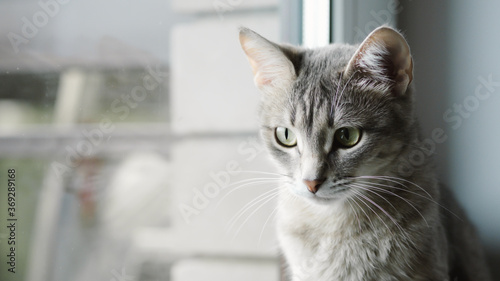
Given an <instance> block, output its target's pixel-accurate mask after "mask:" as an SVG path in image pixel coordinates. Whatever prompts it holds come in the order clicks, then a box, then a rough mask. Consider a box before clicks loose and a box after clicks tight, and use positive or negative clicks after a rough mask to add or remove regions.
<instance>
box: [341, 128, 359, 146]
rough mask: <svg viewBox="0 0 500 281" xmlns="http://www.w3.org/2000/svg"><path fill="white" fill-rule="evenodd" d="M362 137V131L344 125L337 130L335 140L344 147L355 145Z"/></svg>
mask: <svg viewBox="0 0 500 281" xmlns="http://www.w3.org/2000/svg"><path fill="white" fill-rule="evenodd" d="M360 138H361V131H360V130H359V129H357V128H353V127H343V128H340V129H338V130H337V131H336V132H335V141H336V142H337V143H338V144H340V145H341V146H342V147H344V148H349V147H353V146H355V145H356V144H357V143H358V142H359V139H360Z"/></svg>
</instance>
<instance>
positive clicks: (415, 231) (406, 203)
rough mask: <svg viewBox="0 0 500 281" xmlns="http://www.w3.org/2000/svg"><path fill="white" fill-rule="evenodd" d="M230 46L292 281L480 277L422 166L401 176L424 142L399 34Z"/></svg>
mask: <svg viewBox="0 0 500 281" xmlns="http://www.w3.org/2000/svg"><path fill="white" fill-rule="evenodd" d="M240 42H241V46H242V47H243V50H244V52H245V53H246V55H247V57H248V60H249V62H250V64H251V66H252V69H253V73H254V75H255V84H256V85H257V86H258V88H259V89H260V90H261V91H262V92H263V95H262V99H261V107H260V118H261V123H262V124H261V135H262V138H263V139H264V142H265V143H266V146H267V148H268V151H269V152H270V154H271V155H272V159H273V160H274V161H275V162H276V164H277V165H278V166H279V167H280V169H281V172H282V174H283V175H284V181H283V183H284V187H283V190H282V192H281V194H280V198H279V208H278V235H279V241H280V245H281V248H282V251H283V253H284V256H285V258H286V260H287V264H288V266H289V271H290V276H291V278H292V279H293V280H314V281H318V280H363V281H367V280H377V281H381V280H425V281H428V280H436V281H444V280H451V281H455V280H473V281H478V280H490V277H489V273H488V269H487V268H486V262H485V259H484V257H483V252H482V250H481V246H480V244H479V242H478V238H477V236H476V234H475V231H474V229H473V227H472V226H471V224H470V223H469V222H468V221H466V219H465V217H466V216H465V214H464V213H463V212H462V210H461V209H460V207H458V206H457V203H456V202H455V200H454V199H453V197H452V194H450V193H449V191H448V190H447V189H445V188H443V187H442V186H440V185H439V183H438V181H437V179H436V176H435V174H434V168H433V166H432V164H431V161H430V160H429V159H426V160H425V163H424V164H422V165H418V166H416V167H413V169H412V170H411V171H408V170H407V169H406V170H405V169H402V166H401V163H403V162H404V161H405V160H407V159H409V157H410V155H411V153H412V151H415V150H416V149H419V147H421V145H422V144H421V142H420V139H421V137H420V135H419V129H418V125H417V121H416V118H415V116H414V110H413V99H414V93H413V89H412V86H411V82H412V80H413V62H412V58H411V55H410V49H409V47H408V45H407V43H406V40H405V39H404V38H403V36H402V35H401V34H400V33H398V32H397V31H395V30H394V29H392V28H389V27H386V26H382V27H380V28H378V29H376V30H375V31H373V32H372V33H371V34H370V35H369V36H368V37H367V38H366V39H365V40H364V41H363V42H362V43H361V44H360V45H359V46H351V45H343V44H333V45H330V46H327V47H323V48H318V49H305V48H301V47H293V46H289V45H278V44H275V43H273V42H270V41H268V40H266V39H265V38H263V37H261V36H260V35H258V34H256V33H255V32H253V31H251V30H249V29H246V28H242V29H241V30H240ZM405 163H408V161H406V162H405Z"/></svg>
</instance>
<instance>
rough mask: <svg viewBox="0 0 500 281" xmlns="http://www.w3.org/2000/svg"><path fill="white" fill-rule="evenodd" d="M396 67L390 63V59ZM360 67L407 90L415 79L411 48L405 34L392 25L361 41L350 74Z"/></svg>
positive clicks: (376, 79)
mask: <svg viewBox="0 0 500 281" xmlns="http://www.w3.org/2000/svg"><path fill="white" fill-rule="evenodd" d="M388 61H389V62H390V63H392V67H388V66H387V62H388ZM355 71H360V72H362V73H364V74H365V75H367V79H373V80H374V81H379V82H382V83H386V82H388V81H392V82H393V83H394V84H393V85H392V88H393V89H394V90H396V91H398V92H404V91H406V88H407V87H408V85H409V84H410V83H411V81H412V79H413V62H412V58H411V55H410V48H409V47H408V44H407V43H406V40H405V39H404V38H403V36H402V35H401V34H399V33H398V32H397V31H395V30H394V29H392V28H389V27H385V26H383V27H379V28H378V29H376V30H374V31H373V32H372V33H371V34H370V35H368V37H367V38H366V39H365V40H364V41H363V43H361V45H360V47H359V48H358V50H357V51H356V53H355V54H354V56H353V57H352V58H351V61H349V64H348V65H347V67H346V70H345V72H344V73H345V74H346V76H350V75H352V74H353V73H354V72H355Z"/></svg>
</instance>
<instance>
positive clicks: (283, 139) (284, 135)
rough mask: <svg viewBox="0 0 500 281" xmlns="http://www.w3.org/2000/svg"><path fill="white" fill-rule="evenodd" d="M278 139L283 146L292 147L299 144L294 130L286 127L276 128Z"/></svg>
mask: <svg viewBox="0 0 500 281" xmlns="http://www.w3.org/2000/svg"><path fill="white" fill-rule="evenodd" d="M276 140H278V143H279V144H281V145H282V146H286V147H292V146H295V145H297V137H296V136H295V134H294V133H293V132H292V130H290V129H288V128H285V127H277V128H276Z"/></svg>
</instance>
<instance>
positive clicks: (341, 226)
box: [278, 210, 403, 281]
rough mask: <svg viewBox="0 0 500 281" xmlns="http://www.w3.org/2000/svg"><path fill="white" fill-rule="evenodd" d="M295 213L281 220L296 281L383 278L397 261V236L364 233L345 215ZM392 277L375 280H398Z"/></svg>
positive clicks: (282, 237)
mask: <svg viewBox="0 0 500 281" xmlns="http://www.w3.org/2000/svg"><path fill="white" fill-rule="evenodd" d="M291 214H294V211H292V210H289V211H288V212H287V213H286V214H282V216H280V217H278V233H279V236H280V237H279V238H280V239H279V240H280V244H281V247H282V249H283V251H284V254H285V256H286V258H287V261H288V263H289V265H290V268H291V271H292V272H293V276H294V278H293V279H292V280H294V281H295V280H301V281H306V280H347V281H349V280H372V279H373V277H374V276H377V277H380V278H381V277H382V276H380V274H381V271H380V269H381V268H383V267H386V265H387V264H389V263H390V262H389V259H393V258H394V251H395V248H396V247H394V246H395V243H397V241H396V240H394V236H388V235H387V233H378V232H374V231H373V230H370V231H368V230H367V229H366V228H364V231H363V228H360V226H359V225H358V221H357V220H356V219H352V218H350V217H349V216H346V215H345V214H339V215H338V216H324V217H323V216H316V217H314V219H311V218H306V217H305V216H301V215H300V214H298V213H295V214H294V215H293V216H292V215H291ZM380 229H382V228H380ZM394 270H396V271H399V270H397V269H395V268H394ZM389 272H394V271H393V270H392V269H389V270H387V273H389ZM382 274H383V275H386V274H384V273H382ZM390 276H391V275H390V274H387V275H386V276H385V277H387V278H385V277H384V279H373V280H396V279H392V278H393V277H390ZM401 280H403V279H401Z"/></svg>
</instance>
